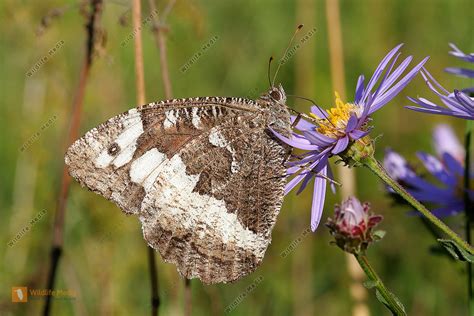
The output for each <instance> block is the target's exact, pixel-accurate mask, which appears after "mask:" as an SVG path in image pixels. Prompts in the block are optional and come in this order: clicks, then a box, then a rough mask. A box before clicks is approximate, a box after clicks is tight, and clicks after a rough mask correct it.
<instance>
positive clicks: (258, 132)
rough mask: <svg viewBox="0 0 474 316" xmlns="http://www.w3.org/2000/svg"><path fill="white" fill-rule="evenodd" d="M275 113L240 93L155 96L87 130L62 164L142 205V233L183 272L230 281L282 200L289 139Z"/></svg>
mask: <svg viewBox="0 0 474 316" xmlns="http://www.w3.org/2000/svg"><path fill="white" fill-rule="evenodd" d="M274 121H275V118H274V116H272V112H271V108H265V107H262V106H261V105H260V104H258V103H257V102H255V101H251V100H246V99H240V98H217V97H216V98H194V99H178V100H171V101H165V102H161V103H157V104H150V105H147V106H143V107H140V108H138V109H132V110H130V111H128V112H126V113H124V114H122V115H119V116H117V117H114V118H112V119H110V120H109V121H107V122H105V123H104V124H102V125H100V126H99V127H97V128H95V129H93V130H91V131H90V132H88V133H87V134H86V135H85V136H84V137H82V138H81V139H79V140H78V141H76V142H75V143H74V144H73V145H72V146H71V147H70V149H69V150H68V153H67V155H66V163H67V164H68V165H69V168H70V173H71V175H72V176H73V177H74V178H76V179H77V180H78V181H79V182H80V183H81V184H83V185H85V186H87V187H88V188H89V189H91V190H93V191H95V192H98V193H99V194H101V195H103V196H104V197H106V198H108V199H110V200H112V201H114V202H115V203H116V204H117V205H118V206H119V207H120V208H121V209H122V210H124V211H125V212H126V213H132V214H137V215H138V216H139V218H140V220H141V222H142V228H143V233H144V237H145V239H146V240H147V241H148V243H149V244H150V245H151V246H152V247H154V248H155V249H157V250H158V251H159V252H160V254H161V255H162V257H163V259H164V260H165V261H168V262H172V263H175V264H176V265H177V267H178V270H179V271H180V273H181V274H182V275H184V276H185V277H187V278H193V277H198V278H200V279H201V280H202V281H203V282H205V283H216V282H227V281H233V280H236V279H238V278H239V277H241V276H243V275H246V274H248V273H250V272H251V271H253V270H254V269H255V268H256V267H257V266H258V264H259V263H260V262H261V260H262V258H263V255H264V253H265V250H266V248H267V247H268V245H269V243H270V239H271V229H272V228H273V225H274V223H275V220H276V216H277V215H278V212H279V209H280V206H281V203H282V198H283V188H284V178H283V177H282V175H283V174H284V172H285V169H284V166H283V160H284V157H285V154H286V148H284V147H283V146H282V145H281V144H280V143H279V142H278V141H276V140H275V139H274V138H273V137H272V135H271V132H270V131H269V130H268V125H269V124H271V123H275V122H274ZM283 121H284V122H277V123H278V124H279V125H280V126H285V125H287V126H289V125H290V121H289V116H288V117H287V116H285V117H284V118H283Z"/></svg>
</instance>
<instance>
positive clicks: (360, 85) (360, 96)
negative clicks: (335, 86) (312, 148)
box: [354, 75, 365, 104]
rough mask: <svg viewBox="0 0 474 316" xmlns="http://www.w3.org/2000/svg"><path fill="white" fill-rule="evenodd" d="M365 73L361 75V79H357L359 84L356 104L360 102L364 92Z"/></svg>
mask: <svg viewBox="0 0 474 316" xmlns="http://www.w3.org/2000/svg"><path fill="white" fill-rule="evenodd" d="M364 80H365V78H364V75H360V76H359V79H357V86H356V93H355V100H354V103H355V104H359V102H360V100H361V98H362V94H363V93H364Z"/></svg>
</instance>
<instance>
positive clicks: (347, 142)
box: [274, 44, 428, 231]
mask: <svg viewBox="0 0 474 316" xmlns="http://www.w3.org/2000/svg"><path fill="white" fill-rule="evenodd" d="M401 46H402V44H400V45H398V46H397V47H395V48H394V49H392V50H391V51H390V52H389V53H388V54H387V55H386V56H385V57H384V59H383V60H382V61H381V62H380V64H379V65H378V67H377V69H376V70H375V72H374V74H373V75H372V78H371V79H370V80H369V82H368V83H367V85H365V80H364V76H363V75H361V76H359V79H358V81H357V86H356V90H355V100H354V102H353V103H344V102H343V101H342V100H341V98H340V97H339V95H338V94H337V92H336V101H335V103H336V104H335V107H333V108H331V109H329V110H327V111H323V110H321V109H320V108H318V107H316V106H312V107H311V113H310V114H309V116H305V118H306V120H305V119H300V117H292V121H293V123H294V125H295V129H296V130H297V131H294V132H293V133H292V135H291V137H290V138H288V137H285V136H284V135H280V134H278V133H276V132H274V134H275V135H276V137H278V138H279V139H280V140H281V141H283V142H284V143H286V144H288V145H290V146H292V147H294V148H297V149H301V150H304V151H305V153H304V154H302V155H301V156H298V157H295V158H296V159H293V160H292V161H289V162H288V169H287V174H288V175H289V176H291V177H292V179H291V180H290V181H289V182H288V183H287V185H286V188H285V194H287V193H288V192H290V191H291V190H292V189H293V188H295V187H296V186H297V185H298V184H299V183H301V186H300V188H299V190H298V193H300V192H301V191H303V190H304V189H305V188H306V186H307V185H308V183H309V182H310V181H311V180H312V179H313V178H314V189H313V190H314V192H313V203H312V207H311V229H312V230H313V231H315V230H316V228H317V227H318V224H319V221H320V219H321V215H322V210H323V207H324V199H325V194H326V180H327V179H328V178H332V173H331V170H330V168H329V165H328V159H329V158H330V157H331V156H334V155H341V154H343V153H344V152H346V151H347V150H348V148H349V147H350V146H351V145H352V144H354V143H355V142H356V141H357V142H358V143H359V144H362V147H365V148H367V149H370V148H372V146H371V141H370V139H367V137H366V136H367V135H368V134H369V132H370V130H371V127H370V126H369V122H370V120H371V119H370V115H371V114H372V113H374V112H375V111H377V110H378V109H380V108H381V107H383V106H384V105H386V104H387V103H388V102H389V101H391V100H392V99H393V98H394V97H395V96H396V95H397V94H398V93H400V91H401V90H402V89H403V88H404V87H405V86H406V85H407V84H408V83H409V82H410V81H411V80H412V79H413V77H415V76H416V74H417V73H418V72H419V71H420V69H421V68H422V67H423V65H424V64H425V62H426V61H427V59H428V57H427V58H425V59H423V60H422V61H421V62H420V63H419V64H418V65H416V66H415V67H414V68H413V69H411V70H410V71H409V72H408V73H407V74H406V75H405V76H403V77H402V74H403V73H404V72H405V70H406V69H407V68H408V66H409V64H410V62H411V61H412V59H413V57H412V56H409V57H407V58H406V59H404V60H403V61H402V62H401V63H400V64H399V65H398V66H397V67H395V64H396V62H397V60H398V57H399V56H400V54H401V53H399V50H400V48H401Z"/></svg>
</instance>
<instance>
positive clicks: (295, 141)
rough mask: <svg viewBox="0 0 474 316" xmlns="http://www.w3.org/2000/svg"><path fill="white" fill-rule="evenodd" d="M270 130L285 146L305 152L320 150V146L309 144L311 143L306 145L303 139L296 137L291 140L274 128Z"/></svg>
mask: <svg viewBox="0 0 474 316" xmlns="http://www.w3.org/2000/svg"><path fill="white" fill-rule="evenodd" d="M270 130H271V131H272V133H273V135H275V136H276V137H277V138H278V139H279V140H281V141H282V142H284V143H285V144H288V145H290V146H291V147H295V148H298V149H303V150H318V149H319V147H318V146H315V145H311V144H309V141H308V142H307V143H306V142H303V141H302V140H301V139H297V138H295V137H293V138H292V139H289V138H288V137H285V136H283V135H281V134H279V133H277V132H276V131H274V130H273V129H272V128H270Z"/></svg>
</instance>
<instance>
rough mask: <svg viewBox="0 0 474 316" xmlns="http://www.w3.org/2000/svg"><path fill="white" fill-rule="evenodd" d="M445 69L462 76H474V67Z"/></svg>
mask: <svg viewBox="0 0 474 316" xmlns="http://www.w3.org/2000/svg"><path fill="white" fill-rule="evenodd" d="M444 71H446V72H447V73H450V74H453V75H456V76H460V77H466V78H474V70H472V69H466V68H456V67H448V68H445V69H444Z"/></svg>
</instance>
